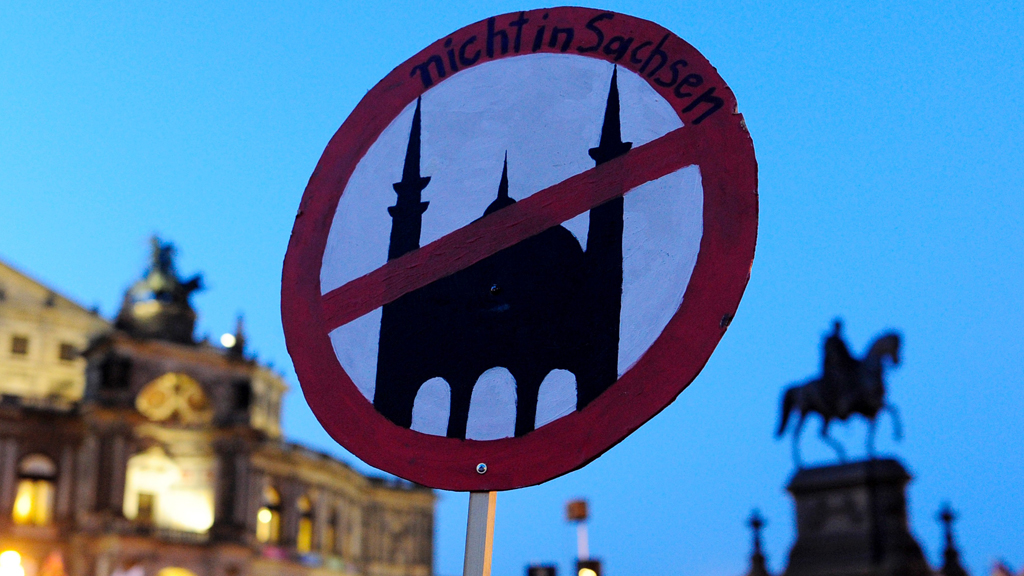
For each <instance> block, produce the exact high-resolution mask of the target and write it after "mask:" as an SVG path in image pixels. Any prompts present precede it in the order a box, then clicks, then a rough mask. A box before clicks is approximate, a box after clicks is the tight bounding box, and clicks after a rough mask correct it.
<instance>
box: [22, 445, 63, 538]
mask: <svg viewBox="0 0 1024 576" xmlns="http://www.w3.org/2000/svg"><path fill="white" fill-rule="evenodd" d="M56 477H57V466H56V465H54V463H53V460H50V459H49V458H47V457H46V456H43V455H42V454H29V455H28V456H25V457H24V458H22V459H21V462H20V463H19V464H18V492H17V495H16V496H15V497H14V510H12V512H11V517H12V518H13V519H14V523H15V524H35V525H37V526H45V525H47V524H49V523H50V521H51V520H52V519H53V486H54V484H53V481H54V478H56Z"/></svg>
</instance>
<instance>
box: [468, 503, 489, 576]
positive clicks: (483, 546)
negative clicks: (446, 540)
mask: <svg viewBox="0 0 1024 576" xmlns="http://www.w3.org/2000/svg"><path fill="white" fill-rule="evenodd" d="M497 498H498V493H497V492H470V493H469V519H468V521H467V522H466V558H465V561H463V563H462V576H490V575H491V553H492V551H493V550H494V511H495V505H496V503H497Z"/></svg>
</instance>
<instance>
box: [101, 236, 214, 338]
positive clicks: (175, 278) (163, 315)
mask: <svg viewBox="0 0 1024 576" xmlns="http://www.w3.org/2000/svg"><path fill="white" fill-rule="evenodd" d="M150 242H151V245H152V249H151V252H150V262H149V267H148V268H147V269H146V271H145V272H144V273H143V275H142V278H141V279H140V280H139V281H137V282H136V283H135V284H133V285H132V287H131V288H129V289H128V291H127V292H125V295H124V301H123V302H122V304H121V311H120V312H119V313H118V315H117V320H116V326H117V327H118V328H120V329H122V330H124V331H126V332H128V333H129V334H131V335H133V336H136V337H140V338H156V339H160V340H170V341H172V342H178V343H182V344H192V343H194V342H195V341H194V340H193V338H192V331H193V330H194V328H195V322H196V313H195V310H193V308H192V304H191V303H190V302H189V298H190V297H191V295H192V293H193V292H196V291H197V290H201V289H202V287H203V279H202V275H201V274H196V275H194V276H192V277H191V278H189V279H187V280H186V279H183V278H181V277H180V276H179V275H178V271H177V269H176V268H175V266H174V257H175V255H176V252H177V250H176V249H175V247H174V244H172V243H170V242H163V241H161V240H160V238H159V237H157V236H153V238H152V239H151V240H150Z"/></svg>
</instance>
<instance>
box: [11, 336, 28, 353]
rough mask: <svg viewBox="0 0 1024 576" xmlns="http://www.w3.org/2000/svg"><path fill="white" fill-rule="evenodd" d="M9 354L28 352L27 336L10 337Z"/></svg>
mask: <svg viewBox="0 0 1024 576" xmlns="http://www.w3.org/2000/svg"><path fill="white" fill-rule="evenodd" d="M11 354H15V355H17V356H24V355H26V354H28V336H15V337H13V338H11Z"/></svg>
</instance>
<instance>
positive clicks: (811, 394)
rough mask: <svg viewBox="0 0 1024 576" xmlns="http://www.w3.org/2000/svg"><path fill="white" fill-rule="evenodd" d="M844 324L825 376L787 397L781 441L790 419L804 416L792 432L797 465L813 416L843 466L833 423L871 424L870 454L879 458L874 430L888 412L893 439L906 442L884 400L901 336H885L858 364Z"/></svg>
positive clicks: (829, 350)
mask: <svg viewBox="0 0 1024 576" xmlns="http://www.w3.org/2000/svg"><path fill="white" fill-rule="evenodd" d="M842 328H843V325H842V322H841V321H839V320H836V321H835V322H834V324H833V329H832V334H830V335H829V336H828V338H826V339H825V344H824V354H823V355H824V359H823V362H822V364H823V365H822V374H821V376H820V377H818V378H813V379H811V380H808V381H806V382H803V383H800V384H795V385H793V386H791V387H789V388H787V389H786V391H785V393H783V396H782V415H781V419H780V421H779V428H778V430H777V431H776V433H775V435H776V437H781V436H782V435H783V434H784V433H785V432H786V427H787V425H788V424H789V417H790V414H792V413H793V412H798V413H799V418H798V419H797V422H796V426H795V427H794V430H793V459H794V461H795V462H796V464H797V466H798V467H799V466H801V462H800V431H801V430H802V429H803V425H804V419H805V418H806V417H807V415H808V414H810V413H817V414H818V415H820V416H821V417H822V425H821V432H820V435H821V439H822V440H823V441H824V442H825V443H827V444H828V445H829V446H831V447H832V448H833V449H834V450H835V451H836V454H837V455H838V456H839V459H840V461H845V460H846V451H845V450H844V449H843V446H842V444H840V443H839V442H838V441H837V440H835V439H834V438H832V437H831V436H829V434H828V428H829V424H831V422H832V420H834V419H838V420H843V421H845V420H846V419H847V418H849V417H850V416H852V415H854V414H860V415H861V416H864V417H865V418H867V420H868V437H867V451H868V456H869V457H874V442H875V425H876V423H877V419H878V415H879V414H880V413H881V412H883V411H888V412H889V413H890V414H891V415H892V417H893V426H894V436H895V437H896V439H900V438H901V437H902V429H901V428H902V427H901V424H900V419H899V412H898V411H897V410H896V407H895V406H893V405H892V404H889V403H888V402H886V399H885V378H884V375H885V369H886V368H887V367H888V366H889V365H892V366H896V365H899V363H900V355H899V352H900V336H899V334H897V333H896V332H887V333H885V334H882V335H881V336H879V337H878V338H877V339H875V341H874V343H872V344H871V346H870V347H869V349H868V352H867V353H866V354H865V355H864V357H863V358H861V359H858V358H854V357H853V355H851V354H850V350H849V348H848V347H847V345H846V342H845V341H844V340H843V337H842V334H841V333H842Z"/></svg>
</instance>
